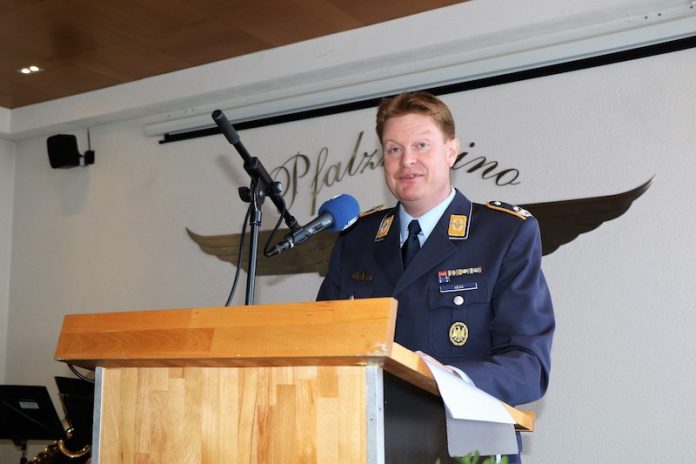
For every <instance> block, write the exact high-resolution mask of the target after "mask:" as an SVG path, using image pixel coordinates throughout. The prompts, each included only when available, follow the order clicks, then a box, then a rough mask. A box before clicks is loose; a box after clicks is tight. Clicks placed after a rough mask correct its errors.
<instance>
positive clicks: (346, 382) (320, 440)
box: [56, 298, 533, 464]
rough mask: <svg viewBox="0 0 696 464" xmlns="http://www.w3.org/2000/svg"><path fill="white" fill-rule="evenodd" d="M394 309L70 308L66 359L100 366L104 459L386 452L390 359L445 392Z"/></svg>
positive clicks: (384, 303)
mask: <svg viewBox="0 0 696 464" xmlns="http://www.w3.org/2000/svg"><path fill="white" fill-rule="evenodd" d="M395 318H396V301H395V300H393V299H390V298H380V299H371V300H355V301H335V302H318V303H300V304H286V305H259V306H245V307H235V308H198V309H181V310H161V311H138V312H120V313H108V314H80V315H68V316H66V318H65V321H64V324H63V329H62V331H61V336H60V340H59V343H58V348H57V350H56V359H58V360H60V361H65V362H68V363H71V364H75V365H78V366H82V367H93V368H96V372H97V389H96V391H97V399H98V401H97V402H96V403H95V404H96V406H95V421H94V423H95V432H94V440H93V445H94V450H95V452H94V455H95V458H96V460H97V462H98V463H99V464H112V463H150V462H152V463H154V462H184V463H222V462H224V463H327V462H331V463H351V464H354V463H382V462H385V458H386V459H388V458H389V453H388V452H385V443H384V440H385V428H384V427H385V419H384V411H385V407H384V406H385V398H384V396H383V395H384V382H383V380H384V378H383V370H384V371H387V372H389V373H390V374H387V375H393V376H394V377H395V378H398V379H403V380H399V382H402V383H403V384H404V385H408V384H411V385H415V386H417V387H418V389H416V391H421V392H422V394H423V395H432V394H436V393H437V387H436V385H435V384H434V382H433V380H432V377H430V376H429V373H428V371H427V367H425V365H424V363H423V362H422V361H420V360H419V358H418V356H416V355H415V354H414V353H412V352H410V351H408V350H406V349H404V348H403V347H400V346H399V345H398V344H395V343H393V336H394V327H395ZM398 388H400V387H398ZM424 390H425V391H424ZM426 391H428V392H430V393H426ZM387 409H389V408H387ZM510 410H511V412H513V413H514V414H517V416H516V419H517V420H518V423H519V424H518V425H519V426H520V427H521V428H523V429H524V428H526V429H530V428H531V427H533V417H531V416H527V415H525V414H523V413H521V412H520V411H517V410H515V409H513V408H510ZM387 436H391V435H390V434H387ZM426 448H428V447H426ZM424 449H425V448H424ZM429 449H430V448H428V451H426V454H427V453H431V451H429ZM433 453H436V454H437V453H440V450H435V451H433ZM428 456H435V455H434V454H428ZM437 456H438V457H439V456H440V455H439V454H438V455H437ZM418 459H422V457H419V458H418ZM428 459H429V458H428ZM432 461H433V462H434V461H435V459H433V460H432ZM399 462H422V461H403V460H400V461H399Z"/></svg>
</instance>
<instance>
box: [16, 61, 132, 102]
mask: <svg viewBox="0 0 696 464" xmlns="http://www.w3.org/2000/svg"><path fill="white" fill-rule="evenodd" d="M26 78H27V79H25V80H23V81H22V85H23V86H25V87H28V88H30V89H33V90H35V91H37V92H40V93H45V94H49V95H52V96H53V98H60V97H65V96H69V95H75V94H77V93H81V92H89V91H90V90H97V89H101V88H105V87H110V86H112V85H116V84H118V83H119V81H118V80H117V79H114V78H111V77H108V76H105V75H103V74H99V73H97V72H93V71H90V70H88V69H84V68H81V67H79V66H75V65H73V64H70V63H68V62H67V61H51V62H47V63H46V69H45V70H44V71H41V72H39V73H36V74H32V75H29V76H26Z"/></svg>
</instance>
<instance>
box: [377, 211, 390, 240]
mask: <svg viewBox="0 0 696 464" xmlns="http://www.w3.org/2000/svg"><path fill="white" fill-rule="evenodd" d="M392 222H394V214H393V213H392V214H388V215H386V216H384V219H382V222H380V223H379V229H377V235H376V236H375V242H379V241H380V240H384V237H386V236H387V234H388V233H389V228H390V227H391V225H392Z"/></svg>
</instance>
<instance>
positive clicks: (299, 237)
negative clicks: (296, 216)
mask: <svg viewBox="0 0 696 464" xmlns="http://www.w3.org/2000/svg"><path fill="white" fill-rule="evenodd" d="M359 215H360V205H358V201H357V200H356V199H355V198H353V197H352V196H350V195H346V194H342V195H338V196H335V197H333V198H331V199H330V200H328V201H326V202H324V204H323V205H321V206H320V207H319V216H317V217H316V218H315V219H313V220H312V221H310V222H309V223H307V224H306V225H305V226H303V227H300V228H299V230H297V231H295V232H291V233H289V234H287V235H286V236H285V239H284V240H283V241H282V242H280V243H278V244H277V245H274V246H273V247H272V248H271V249H270V250H268V251H266V252H265V253H264V255H266V256H267V257H271V256H275V255H277V254H279V253H282V252H283V251H286V250H289V249H290V248H292V247H294V246H295V245H299V244H301V243H304V242H306V241H307V240H309V238H310V237H311V236H313V235H315V234H318V233H319V232H321V231H322V230H324V229H328V230H331V231H333V232H340V231H342V230H344V229H346V228H348V227H349V226H350V225H352V224H353V223H354V222H355V221H357V219H358V216H359Z"/></svg>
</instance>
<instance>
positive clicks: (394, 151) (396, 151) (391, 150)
mask: <svg viewBox="0 0 696 464" xmlns="http://www.w3.org/2000/svg"><path fill="white" fill-rule="evenodd" d="M400 152H401V149H400V148H399V147H389V148H387V153H388V154H390V155H397V154H399V153H400Z"/></svg>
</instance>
